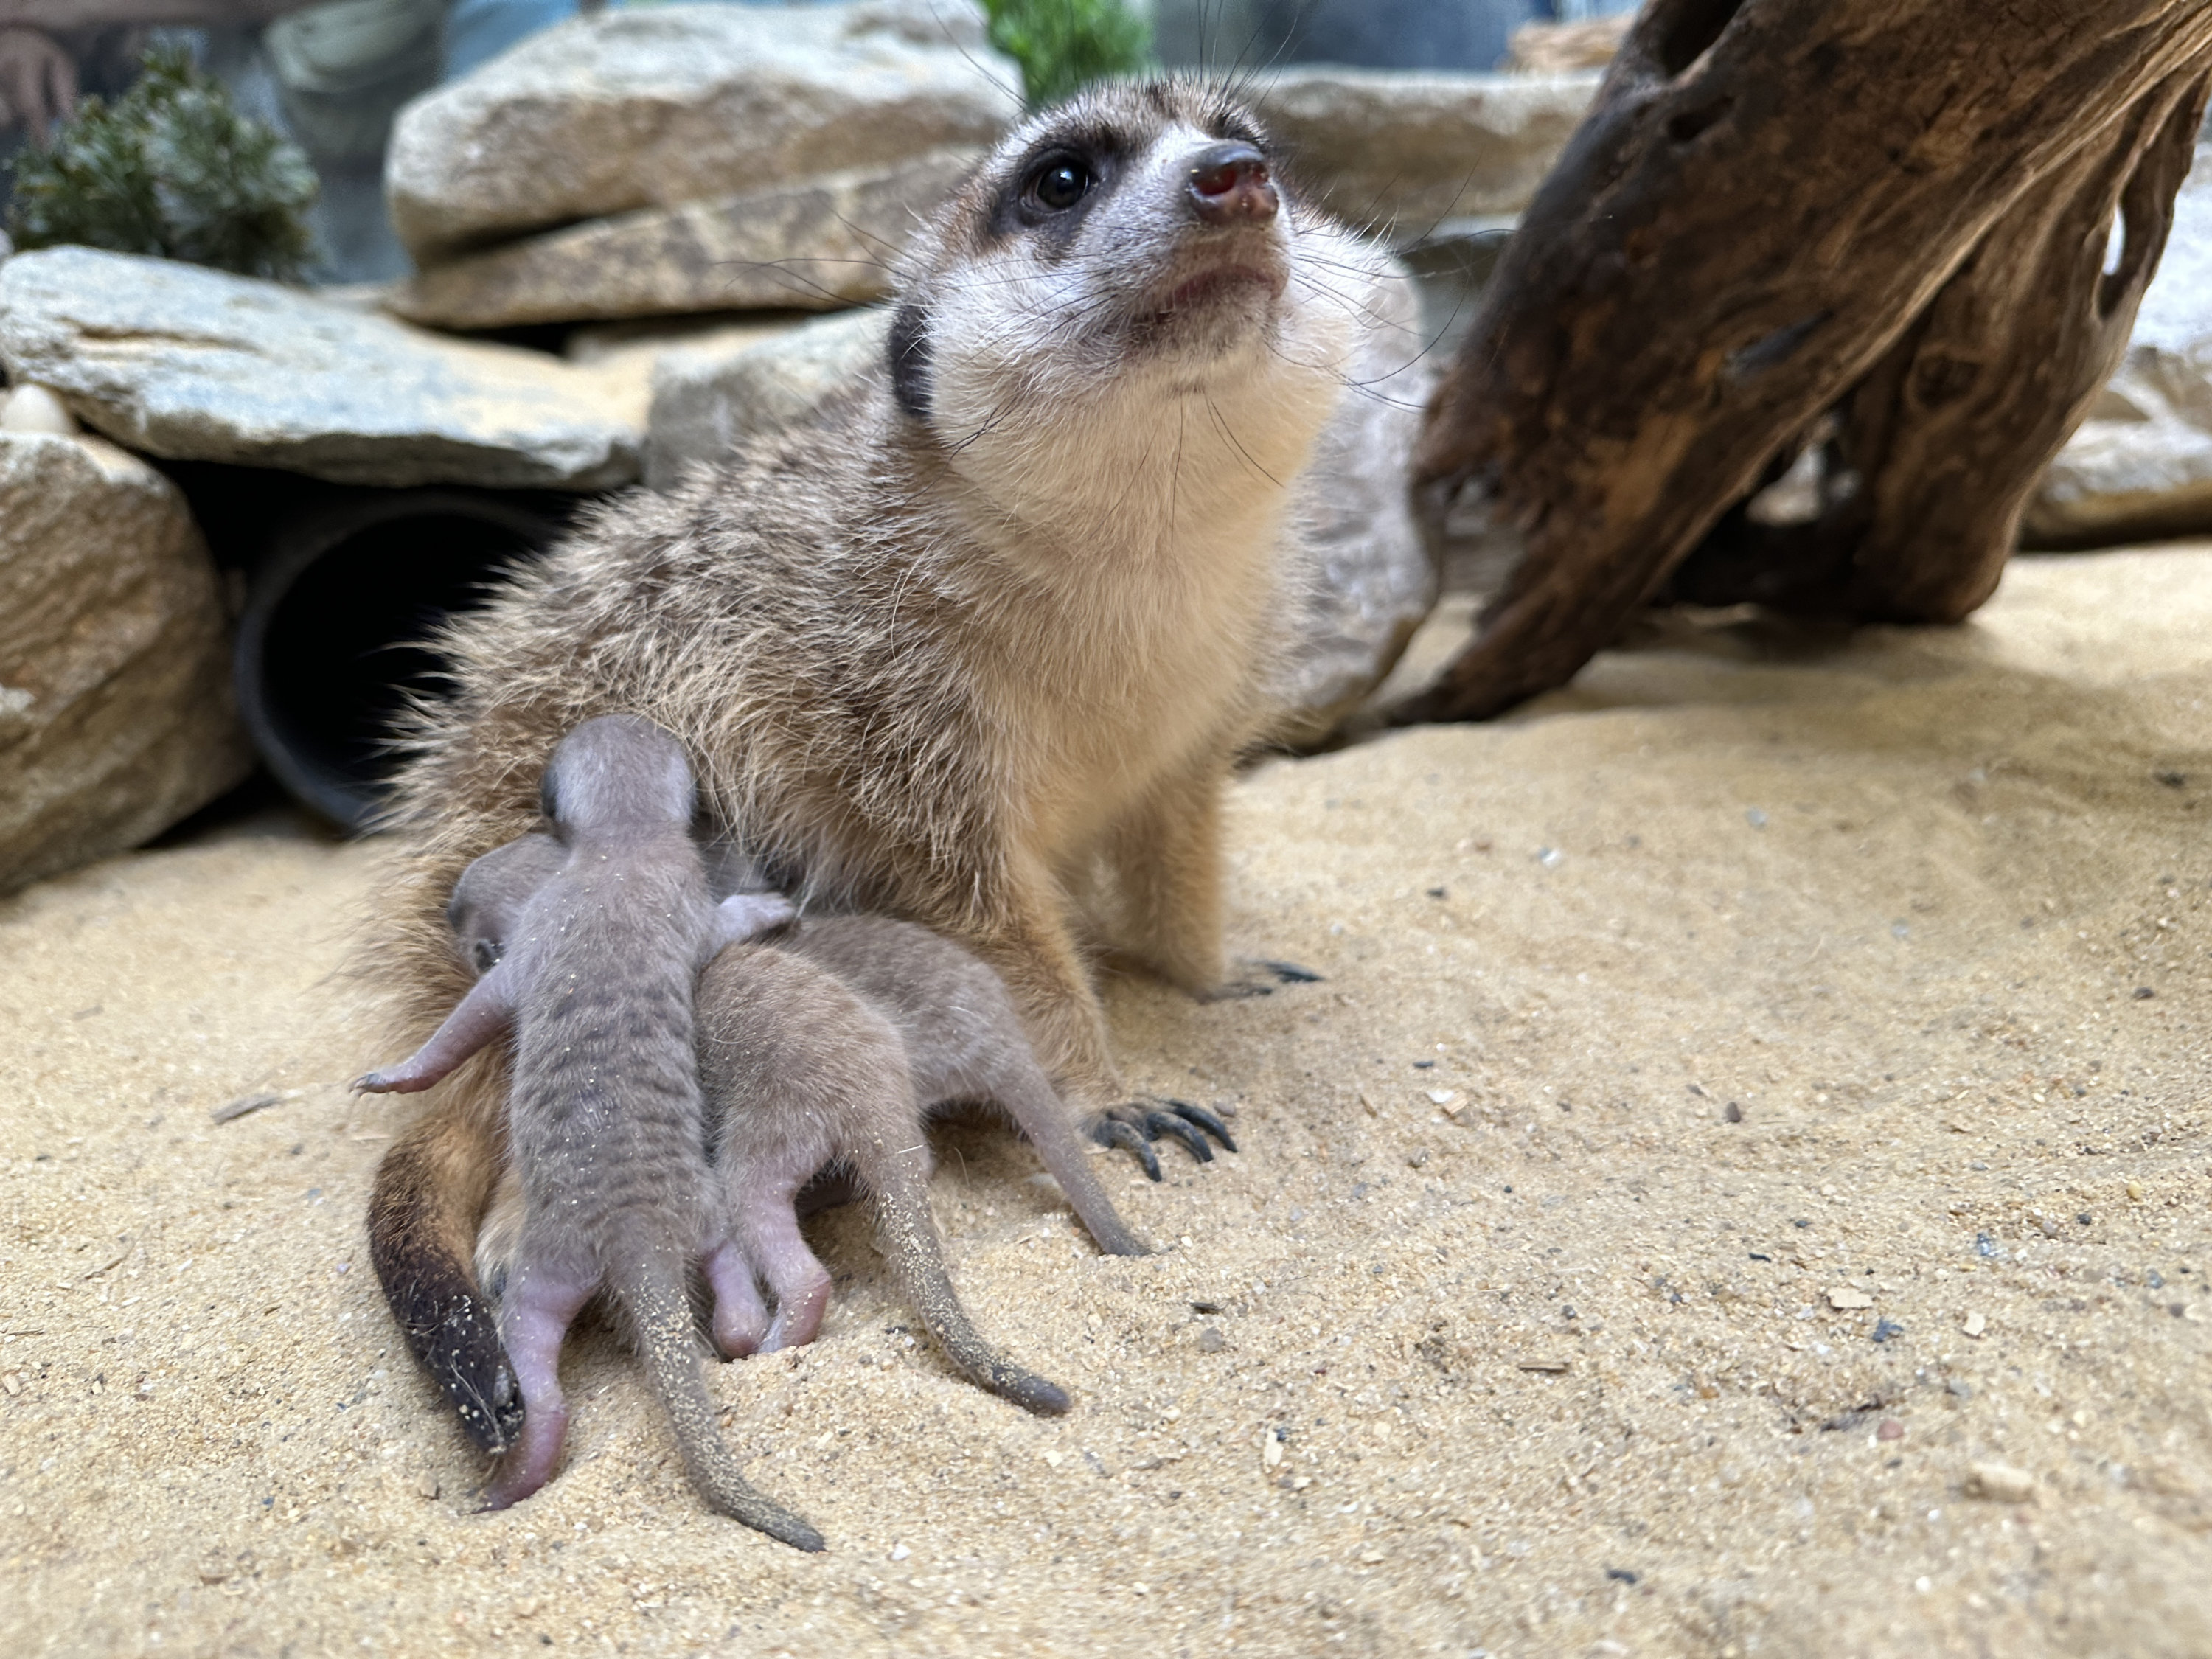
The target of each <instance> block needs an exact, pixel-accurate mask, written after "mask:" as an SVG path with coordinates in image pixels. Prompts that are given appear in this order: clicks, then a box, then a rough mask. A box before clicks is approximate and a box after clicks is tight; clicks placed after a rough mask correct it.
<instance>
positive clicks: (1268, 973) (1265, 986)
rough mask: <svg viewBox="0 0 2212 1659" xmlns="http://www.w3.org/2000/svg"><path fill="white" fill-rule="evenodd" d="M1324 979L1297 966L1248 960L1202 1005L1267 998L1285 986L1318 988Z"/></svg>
mask: <svg viewBox="0 0 2212 1659" xmlns="http://www.w3.org/2000/svg"><path fill="white" fill-rule="evenodd" d="M1321 977H1322V976H1321V975H1319V974H1316V972H1314V970H1313V969H1310V968H1301V967H1299V966H1298V965H1297V963H1295V962H1274V961H1271V960H1269V959H1268V958H1267V957H1243V958H1242V959H1241V960H1240V961H1239V962H1238V963H1237V970H1236V972H1234V973H1233V974H1231V975H1230V976H1229V978H1228V979H1226V980H1225V981H1223V982H1222V983H1220V984H1219V985H1217V986H1215V987H1213V988H1212V990H1211V991H1208V992H1206V994H1204V995H1202V996H1201V997H1200V999H1199V1000H1200V1001H1201V1002H1236V1001H1238V1000H1242V999H1243V998H1245V997H1267V996H1273V995H1274V994H1275V988H1276V987H1278V986H1282V985H1318V984H1320V983H1321Z"/></svg>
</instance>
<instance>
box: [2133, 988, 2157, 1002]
mask: <svg viewBox="0 0 2212 1659" xmlns="http://www.w3.org/2000/svg"><path fill="white" fill-rule="evenodd" d="M2157 994H2158V993H2157V992H2155V991H2154V990H2152V989H2151V988H2150V987H2149V986H2148V985H2138V986H2136V1001H2137V1002H2148V1001H2149V1000H2151V999H2152V998H2153V997H2154V996H2156V995H2157Z"/></svg>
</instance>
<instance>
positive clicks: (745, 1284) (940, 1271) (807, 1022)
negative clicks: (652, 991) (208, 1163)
mask: <svg viewBox="0 0 2212 1659" xmlns="http://www.w3.org/2000/svg"><path fill="white" fill-rule="evenodd" d="M850 920H851V921H853V922H854V924H855V925H856V927H858V928H859V929H860V931H862V932H867V931H871V930H872V927H873V925H874V924H872V923H871V922H870V921H868V920H867V919H865V918H860V917H854V918H851V919H850ZM882 925H883V926H884V927H896V926H897V925H898V924H896V923H886V924H882ZM882 942H883V944H884V945H885V946H886V947H887V948H888V949H889V950H890V951H891V952H892V953H893V954H896V953H897V951H898V950H899V948H900V946H901V945H903V944H904V943H905V942H906V941H904V940H902V939H897V938H896V937H893V938H891V939H886V940H884V941H882ZM983 971H984V972H986V973H988V972H989V971H990V970H989V969H984V970H983ZM697 1022H698V1031H699V1074H700V1081H701V1083H702V1085H703V1086H704V1088H705V1090H706V1093H707V1099H708V1105H709V1109H710V1112H711V1114H712V1116H713V1120H714V1129H713V1133H714V1166H715V1174H716V1176H717V1177H718V1185H719V1187H720V1192H721V1195H722V1200H723V1206H724V1208H723V1218H722V1234H723V1243H722V1244H721V1246H720V1248H719V1249H716V1250H715V1251H714V1253H713V1254H712V1255H709V1256H708V1259H707V1264H706V1267H707V1280H708V1285H710V1286H711V1287H712V1289H713V1291H714V1340H715V1342H716V1345H717V1346H720V1348H721V1350H722V1352H725V1353H726V1354H729V1355H732V1357H736V1356H740V1355H744V1354H749V1353H755V1352H761V1353H768V1352H775V1350H777V1349H779V1348H787V1347H795V1346H799V1344H801V1343H805V1342H811V1341H812V1340H814V1336H815V1334H816V1332H817V1330H819V1329H820V1328H821V1324H822V1316H823V1311H824V1310H825V1309H826V1308H827V1307H828V1305H829V1270H828V1269H827V1268H825V1267H823V1265H822V1263H821V1261H819V1260H818V1259H817V1257H816V1255H814V1252H813V1251H812V1250H811V1249H808V1248H807V1245H806V1241H805V1238H804V1237H801V1235H800V1233H799V1209H798V1200H799V1189H800V1188H802V1187H804V1186H805V1185H806V1184H807V1182H809V1181H811V1179H812V1178H813V1177H814V1176H815V1175H816V1174H817V1173H818V1172H820V1171H822V1170H826V1169H830V1168H840V1169H842V1170H844V1171H846V1172H848V1173H849V1174H850V1176H852V1177H853V1178H854V1180H855V1181H856V1182H858V1184H859V1185H860V1188H861V1189H862V1190H863V1191H864V1192H865V1193H866V1194H869V1195H871V1196H872V1198H873V1200H874V1201H875V1206H876V1236H877V1240H878V1243H879V1244H880V1246H881V1247H882V1249H883V1251H884V1255H885V1256H886V1257H887V1258H888V1259H889V1261H890V1264H891V1268H892V1271H893V1273H895V1275H896V1277H897V1279H898V1280H899V1284H900V1288H901V1289H902V1290H903V1291H905V1293H906V1295H907V1297H908V1300H909V1301H911V1302H912V1303H913V1304H914V1306H915V1310H916V1311H917V1312H918V1313H920V1314H921V1319H922V1323H923V1324H924V1325H925V1326H927V1328H928V1330H929V1334H931V1335H932V1336H933V1337H935V1338H936V1339H937V1342H938V1346H939V1347H941V1348H942V1349H943V1350H944V1351H945V1357H946V1358H948V1359H950V1360H951V1362H952V1364H953V1367H954V1369H955V1370H958V1371H959V1372H960V1374H961V1375H962V1376H965V1377H967V1378H968V1379H969V1381H970V1382H972V1383H976V1384H977V1385H978V1386H980V1387H981V1388H985V1389H989V1390H990V1391H991V1392H992V1393H994V1394H996V1395H1002V1396H1004V1397H1005V1398H1006V1399H1008V1400H1011V1401H1013V1402H1014V1403H1015V1404H1016V1405H1018V1406H1022V1407H1026V1408H1028V1409H1029V1410H1030V1411H1033V1412H1036V1413H1041V1414H1043V1415H1046V1416H1056V1415H1058V1414H1059V1413H1062V1412H1064V1411H1066V1409H1067V1406H1068V1400H1067V1395H1066V1392H1065V1391H1064V1390H1062V1389H1060V1388H1058V1387H1056V1386H1055V1385H1054V1384H1053V1383H1048V1382H1046V1381H1045V1380H1044V1378H1042V1377H1041V1376H1033V1375H1031V1374H1030V1372H1028V1371H1025V1370H1022V1369H1021V1368H1020V1367H1018V1366H1016V1365H1012V1364H1007V1363H1006V1361H1005V1360H1003V1359H1001V1358H1000V1357H999V1355H998V1354H997V1352H995V1351H994V1349H993V1348H992V1347H991V1346H990V1345H989V1344H988V1343H987V1342H986V1341H985V1340H983V1338H982V1336H981V1334H979V1333H978V1332H977V1331H976V1329H975V1325H974V1323H973V1322H971V1321H970V1320H969V1317H968V1312H967V1310H966V1309H965V1308H963V1306H962V1305H961V1302H960V1297H959V1296H958V1294H957V1292H956V1291H954V1290H953V1288H952V1279H951V1274H949V1273H947V1272H946V1271H945V1255H944V1251H943V1249H941V1247H940V1246H939V1243H938V1237H937V1229H936V1225H935V1224H934V1223H933V1221H932V1220H931V1218H930V1213H929V1193H928V1183H929V1162H930V1160H929V1140H928V1136H927V1133H926V1132H925V1130H924V1127H923V1123H922V1108H921V1102H920V1100H918V1099H917V1098H916V1096H915V1080H914V1073H913V1071H912V1069H911V1067H910V1064H909V1061H910V1058H911V1052H912V1051H911V1050H910V1049H909V1048H908V1045H907V1044H906V1043H905V1042H903V1041H902V1040H901V1037H900V1034H899V1030H898V1026H897V1024H896V1023H895V1022H894V1021H893V1020H892V1019H891V1018H889V1017H887V1016H886V1014H885V1013H884V1011H883V1010H881V1009H880V1008H878V1007H877V1006H873V1005H872V1004H871V1002H870V1001H869V1000H867V999H866V998H865V997H863V996H861V995H860V994H857V993H856V992H855V991H854V988H853V987H851V986H850V985H848V984H847V983H845V982H843V981H841V980H840V979H839V978H838V977H837V976H836V975H834V974H831V973H829V972H828V971H826V970H825V969H823V968H822V967H820V966H818V965H817V964H816V963H811V962H809V961H807V960H806V959H805V957H802V956H800V955H799V954H798V953H797V952H795V951H785V950H782V949H780V948H778V947H776V946H775V945H756V946H749V947H746V948H744V949H740V950H735V951H724V952H722V954H721V955H720V956H719V957H715V958H714V961H713V962H712V963H709V964H708V968H707V971H706V972H705V974H703V975H702V976H701V978H700V981H699V1000H698V1012H697ZM1007 1035H1008V1036H1011V1037H1012V1041H1014V1042H1022V1038H1021V1036H1020V1033H1019V1032H1018V1030H1014V1031H1012V1032H1010V1033H1007ZM1023 1046H1024V1047H1026V1046H1027V1045H1026V1044H1024V1045H1023ZM1032 1064H1034V1062H1032ZM761 1285H765V1286H766V1287H767V1289H768V1291H769V1293H770V1295H772V1296H773V1297H775V1316H774V1317H773V1319H771V1318H770V1317H769V1310H768V1307H767V1305H766V1304H765V1303H764V1302H763V1299H762V1297H761V1294H760V1288H759V1287H760V1286H761Z"/></svg>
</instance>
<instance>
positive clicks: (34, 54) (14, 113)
mask: <svg viewBox="0 0 2212 1659" xmlns="http://www.w3.org/2000/svg"><path fill="white" fill-rule="evenodd" d="M75 113H76V59H74V58H71V57H70V55H69V53H67V52H64V51H63V50H62V48H61V46H60V45H59V43H58V42H57V41H56V40H54V38H53V37H52V35H50V34H48V33H46V32H45V31H43V30H41V29H32V28H0V127H8V126H20V127H21V128H23V129H24V130H25V131H27V132H28V133H29V135H30V138H31V142H32V143H34V144H39V145H44V144H45V143H46V135H47V134H48V133H49V132H51V131H52V130H53V127H54V125H55V124H56V123H57V122H59V121H66V120H67V119H69V118H70V116H71V115H73V114H75Z"/></svg>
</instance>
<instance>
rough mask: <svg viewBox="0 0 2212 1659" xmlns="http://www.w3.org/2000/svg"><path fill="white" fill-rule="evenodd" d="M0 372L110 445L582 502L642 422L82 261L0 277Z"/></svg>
mask: <svg viewBox="0 0 2212 1659" xmlns="http://www.w3.org/2000/svg"><path fill="white" fill-rule="evenodd" d="M0 362H4V363H5V365H6V367H7V369H8V373H9V375H10V377H11V378H13V379H15V380H32V381H35V382H37V383H38V384H40V385H41V386H47V387H49V388H51V389H52V391H53V392H56V393H57V394H58V395H59V396H60V398H61V399H62V401H63V402H64V403H65V404H67V405H68V406H69V410H70V413H71V414H73V415H74V416H76V418H77V419H78V420H80V421H82V422H84V423H85V425H87V426H88V427H90V428H93V429H94V431H97V432H101V433H105V434H106V435H107V436H109V437H111V438H112V439H114V440H115V441H117V442H118V443H121V444H123V445H125V446H126V447H129V448H131V449H136V450H140V451H143V452H145V453H149V454H153V455H159V456H162V457H165V458H167V459H176V460H197V461H230V462H235V463H239V464H241V465H251V466H269V467H278V468H282V469H283V470H285V471H292V472H304V473H307V474H308V475H310V476H312V477H319V478H328V479H331V480H332V481H334V482H336V483H361V484H391V485H405V484H428V483H468V484H480V485H484V486H487V487H492V488H505V489H532V488H541V489H605V488H608V487H610V486H612V485H615V484H619V483H628V482H629V480H631V479H633V478H635V477H636V476H637V473H638V466H639V453H640V448H641V437H642V432H641V425H642V420H643V416H644V410H642V409H641V408H639V407H636V406H635V404H633V405H631V406H630V407H628V408H624V407H622V406H621V405H620V404H611V402H610V400H609V399H608V398H605V396H604V394H603V391H602V387H601V384H600V380H599V377H597V376H594V375H592V374H590V373H588V372H586V371H584V370H580V369H577V368H571V367H570V366H568V364H565V363H563V362H560V361H559V360H558V359H556V358H553V357H550V356H546V355H544V354H543V353H540V352H535V351H525V350H522V349H518V348H515V347H512V346H502V345H486V344H480V343H473V342H469V341H462V340H453V339H448V338H445V337H441V336H439V335H435V334H432V333H429V332H428V331H424V330H422V329H417V328H414V327H410V325H407V324H405V323H402V322H398V321H395V320H394V319H392V318H389V317H385V316H380V315H378V314H376V313H372V312H366V311H362V310H359V309H356V308H354V307H347V306H343V305H334V304H331V303H329V302H327V301H322V300H319V299H317V298H316V297H315V296H313V295H311V294H307V293H304V292H302V291H301V290H299V289H289V288H283V287H280V286H278V285H277V284H276V283H264V282H257V281H255V280H253V279H252V278H251V277H246V276H229V275H227V274H225V273H223V272H222V271H216V270H203V269H202V268H200V267H198V266H197V265H186V264H177V263H174V262H173V261H170V260H166V259H149V258H138V257H137V256H135V255H131V254H122V253H105V252H95V251H94V250H92V249H89V248H79V247H61V248H50V249H46V250H44V251H42V252H36V253H22V254H18V255H16V256H15V258H12V259H9V261H8V262H7V263H6V264H0Z"/></svg>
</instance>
